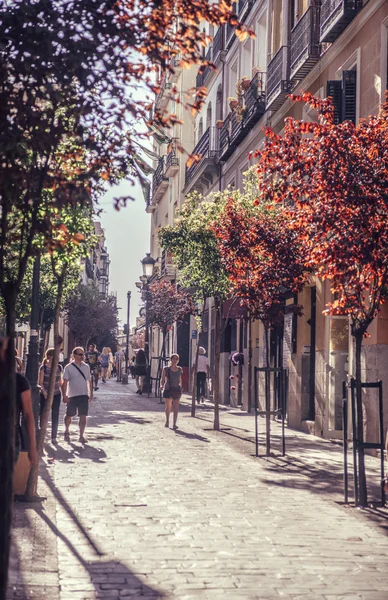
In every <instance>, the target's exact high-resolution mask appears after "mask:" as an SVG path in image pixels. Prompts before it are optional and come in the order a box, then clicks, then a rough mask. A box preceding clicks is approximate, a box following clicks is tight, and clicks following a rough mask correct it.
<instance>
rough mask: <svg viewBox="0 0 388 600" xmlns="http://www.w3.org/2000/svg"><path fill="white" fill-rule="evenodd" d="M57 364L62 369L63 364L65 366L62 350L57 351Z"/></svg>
mask: <svg viewBox="0 0 388 600" xmlns="http://www.w3.org/2000/svg"><path fill="white" fill-rule="evenodd" d="M58 363H59V364H60V365H61V367H64V364H65V355H64V353H63V348H61V349H60V351H59V358H58Z"/></svg>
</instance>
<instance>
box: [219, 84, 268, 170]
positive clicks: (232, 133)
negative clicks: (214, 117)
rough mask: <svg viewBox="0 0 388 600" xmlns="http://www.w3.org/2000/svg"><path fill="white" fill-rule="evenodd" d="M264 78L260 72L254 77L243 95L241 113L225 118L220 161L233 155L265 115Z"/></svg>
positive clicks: (230, 114) (221, 131)
mask: <svg viewBox="0 0 388 600" xmlns="http://www.w3.org/2000/svg"><path fill="white" fill-rule="evenodd" d="M265 77H266V74H265V73H262V72H258V73H256V74H255V75H254V77H253V78H252V79H251V82H250V84H249V88H248V89H247V90H246V92H245V93H244V106H243V110H242V113H241V114H238V113H237V112H231V113H229V115H228V116H227V117H226V119H225V121H224V124H223V126H222V129H221V130H220V137H219V147H220V152H219V157H220V160H222V161H226V160H227V159H228V158H229V157H230V156H231V155H232V154H233V152H234V151H235V150H236V148H237V147H238V146H239V144H240V143H241V142H242V140H243V139H244V138H245V137H246V136H247V135H248V134H249V132H250V131H251V130H252V127H253V126H254V125H255V124H256V123H257V122H258V121H259V120H260V118H261V117H262V116H263V114H264V113H265Z"/></svg>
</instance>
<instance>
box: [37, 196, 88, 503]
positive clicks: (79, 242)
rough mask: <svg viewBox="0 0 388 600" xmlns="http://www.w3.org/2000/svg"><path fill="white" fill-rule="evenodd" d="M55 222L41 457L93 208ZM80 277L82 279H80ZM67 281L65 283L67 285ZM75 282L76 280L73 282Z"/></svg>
mask: <svg viewBox="0 0 388 600" xmlns="http://www.w3.org/2000/svg"><path fill="white" fill-rule="evenodd" d="M53 219H55V221H56V231H57V237H56V238H54V239H53V240H52V244H51V247H50V266H51V274H52V279H53V288H52V290H53V291H52V294H55V306H54V319H53V325H54V349H55V351H54V357H53V361H52V368H51V373H50V378H49V384H48V390H47V398H46V402H45V405H44V409H43V413H42V415H41V421H40V429H39V433H38V438H37V452H38V456H39V457H42V455H43V448H44V443H45V438H46V434H47V425H48V420H49V415H50V411H51V406H52V402H53V398H54V387H55V379H56V371H57V367H58V360H59V352H60V348H61V346H62V341H63V340H62V338H61V337H60V335H59V319H60V315H61V311H62V309H63V301H64V293H65V290H66V293H67V294H69V293H70V289H71V286H70V287H69V283H68V273H69V270H71V269H72V268H73V265H74V262H75V263H79V260H80V258H81V256H85V255H86V253H87V252H88V251H90V249H91V248H92V247H93V246H94V245H95V242H96V239H95V235H94V224H93V211H92V209H91V208H89V209H88V210H87V209H86V208H83V209H82V208H78V209H74V210H66V209H63V210H62V211H61V214H60V215H55V216H53ZM78 279H79V278H78ZM65 282H67V283H66V285H65ZM72 284H74V280H73V281H72ZM38 476H39V464H37V465H33V466H32V467H31V469H30V474H29V478H28V482H27V489H26V498H27V499H28V500H32V499H33V498H35V497H36V494H37V487H38Z"/></svg>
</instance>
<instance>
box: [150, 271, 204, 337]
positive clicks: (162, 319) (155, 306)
mask: <svg viewBox="0 0 388 600" xmlns="http://www.w3.org/2000/svg"><path fill="white" fill-rule="evenodd" d="M146 294H147V321H148V323H149V325H156V326H158V327H160V328H161V330H162V331H163V333H164V334H166V333H167V330H168V328H169V327H170V326H171V325H173V324H174V323H176V322H177V321H181V320H182V319H184V317H185V315H186V314H188V313H191V312H193V310H194V305H193V302H192V299H191V296H190V295H189V294H187V292H183V291H181V290H177V289H176V286H175V285H172V284H171V283H170V282H169V281H165V280H163V279H160V280H159V281H155V282H154V283H152V284H151V285H150V287H149V289H148V291H147V292H146Z"/></svg>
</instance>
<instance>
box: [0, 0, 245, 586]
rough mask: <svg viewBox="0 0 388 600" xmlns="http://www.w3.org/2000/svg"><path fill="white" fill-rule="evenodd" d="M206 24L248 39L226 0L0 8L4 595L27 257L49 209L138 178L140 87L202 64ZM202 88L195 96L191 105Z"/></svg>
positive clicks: (23, 3) (154, 86)
mask: <svg viewBox="0 0 388 600" xmlns="http://www.w3.org/2000/svg"><path fill="white" fill-rule="evenodd" d="M203 20H205V21H208V22H209V23H211V24H214V25H216V24H218V23H227V22H229V23H230V24H232V25H234V26H236V33H237V34H238V35H239V37H240V38H243V37H245V36H246V35H247V32H246V31H245V30H244V27H243V26H241V25H239V24H238V22H237V19H236V16H235V15H234V14H233V11H232V3H231V2H230V1H229V0H226V1H223V2H221V3H219V4H218V3H213V2H212V1H210V0H179V1H178V2H176V1H175V0H163V1H162V2H161V1H160V0H151V2H149V1H148V0H147V1H146V0H140V1H134V0H114V1H113V0H100V1H97V0H58V1H56V2H53V1H52V0H33V1H31V0H14V1H13V2H9V3H4V2H3V3H2V4H1V5H0V48H1V53H0V161H1V165H2V168H1V173H0V291H1V294H2V296H3V299H4V303H5V311H6V327H7V334H8V335H9V338H10V342H9V344H8V353H7V360H8V365H7V367H8V372H9V373H10V377H9V378H8V380H7V381H8V383H7V386H5V387H4V386H3V387H2V388H1V390H2V391H1V396H0V471H1V472H2V473H6V474H7V477H6V485H5V489H4V494H3V495H2V496H1V498H0V499H1V502H2V504H4V509H2V510H1V511H0V514H1V515H3V517H2V521H1V525H2V527H1V533H0V557H1V559H0V560H1V562H0V581H1V589H0V591H1V593H2V592H3V591H4V590H5V588H6V581H7V575H6V574H7V565H8V556H9V531H10V523H11V506H12V504H11V498H12V471H13V445H14V444H13V429H14V428H13V423H14V419H15V402H14V401H13V400H14V398H15V378H14V375H13V373H14V357H13V338H14V333H15V320H16V312H15V307H16V298H17V296H18V293H19V290H20V286H21V283H22V280H23V278H24V275H25V272H26V269H27V265H28V262H29V259H30V257H31V256H34V254H35V253H39V252H41V251H42V248H43V247H44V246H50V243H51V242H52V241H53V240H55V239H56V232H55V231H53V229H52V228H53V226H54V224H53V222H52V220H51V216H52V214H53V211H52V210H51V209H52V208H55V209H56V210H57V212H58V211H59V212H60V211H61V209H62V208H63V207H72V208H75V207H79V206H84V205H87V204H88V202H89V201H90V198H91V197H94V196H95V194H97V193H98V191H100V190H101V182H102V181H109V182H110V183H115V182H117V180H118V179H119V178H120V177H128V178H132V180H133V179H134V178H135V177H139V171H138V167H137V165H136V162H135V160H134V155H135V154H136V151H135V150H134V142H135V141H136V138H139V136H140V137H142V136H143V135H144V132H141V131H140V132H139V127H138V124H139V122H145V121H147V122H148V121H149V111H150V107H151V97H150V96H147V91H146V90H148V92H151V93H152V95H153V94H154V93H155V92H156V93H157V92H158V90H159V89H160V83H159V82H157V83H155V76H154V75H155V69H156V68H157V67H159V68H160V69H161V70H162V71H165V70H167V71H168V70H172V69H173V67H172V60H171V59H172V58H173V57H175V56H178V55H180V59H181V65H182V66H189V65H191V64H195V63H197V62H198V61H200V60H201V53H202V47H203V46H204V45H206V43H207V42H208V41H210V40H209V37H208V36H207V35H206V33H204V32H203V30H202V27H201V22H202V21H203ZM81 24H82V26H81ZM203 95H204V93H203V90H200V93H199V94H196V95H195V96H194V98H193V101H192V102H191V104H192V106H193V109H194V110H196V109H197V108H198V106H200V104H201V102H202V101H203ZM154 121H156V122H158V123H162V124H167V125H168V124H171V123H173V122H174V121H176V117H174V116H171V117H170V118H169V117H168V116H166V115H161V114H158V113H155V115H154ZM65 143H66V145H67V148H66V149H64V144H65ZM45 190H46V191H47V190H48V191H50V192H51V193H50V194H49V195H47V194H45V193H44V191H45ZM128 198H130V196H128V197H127V198H123V199H121V200H123V201H124V202H125V200H127V199H128ZM117 204H118V205H119V204H120V199H118V201H117ZM37 238H42V240H39V243H38V242H37ZM41 241H43V244H42V243H41ZM4 390H7V391H6V392H5V391H4ZM3 394H4V395H3ZM9 399H11V401H10V400H9ZM4 593H5V592H4Z"/></svg>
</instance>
